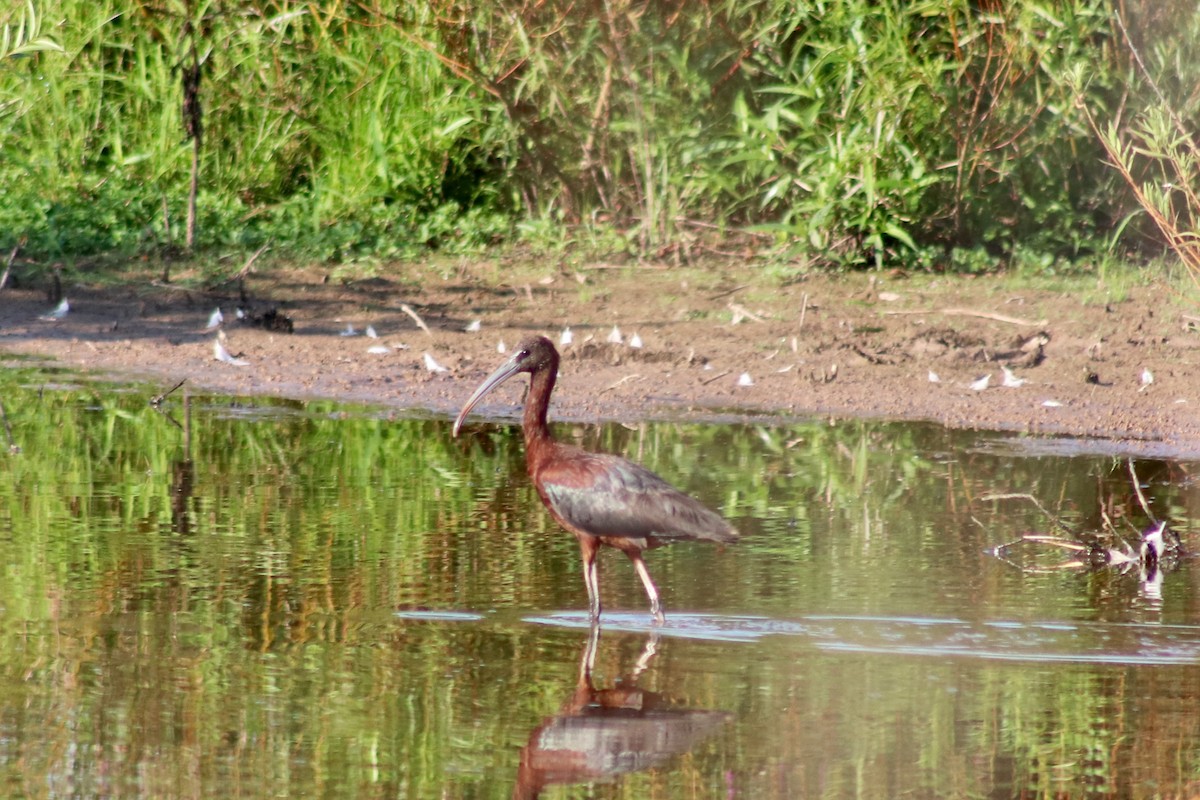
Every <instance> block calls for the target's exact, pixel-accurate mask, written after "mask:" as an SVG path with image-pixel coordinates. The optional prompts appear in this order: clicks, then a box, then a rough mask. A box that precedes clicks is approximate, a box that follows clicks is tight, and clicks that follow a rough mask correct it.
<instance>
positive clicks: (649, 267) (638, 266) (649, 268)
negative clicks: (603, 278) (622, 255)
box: [579, 263, 671, 272]
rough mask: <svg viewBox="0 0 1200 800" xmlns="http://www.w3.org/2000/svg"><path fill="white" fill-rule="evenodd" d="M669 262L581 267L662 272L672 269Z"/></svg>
mask: <svg viewBox="0 0 1200 800" xmlns="http://www.w3.org/2000/svg"><path fill="white" fill-rule="evenodd" d="M670 268H671V267H670V265H669V264H652V263H638V264H588V265H587V266H583V267H579V269H581V270H598V269H642V270H647V271H651V272H661V271H663V270H668V269H670Z"/></svg>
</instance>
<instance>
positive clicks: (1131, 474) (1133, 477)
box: [1128, 458, 1158, 525]
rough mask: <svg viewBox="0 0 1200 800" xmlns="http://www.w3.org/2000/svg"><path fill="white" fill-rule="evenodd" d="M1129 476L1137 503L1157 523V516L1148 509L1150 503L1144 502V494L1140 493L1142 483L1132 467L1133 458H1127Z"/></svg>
mask: <svg viewBox="0 0 1200 800" xmlns="http://www.w3.org/2000/svg"><path fill="white" fill-rule="evenodd" d="M1128 464H1129V478H1130V480H1132V481H1133V492H1134V494H1136V495H1137V499H1138V505H1140V506H1141V507H1142V511H1144V512H1146V516H1147V517H1149V518H1150V521H1151V522H1153V523H1154V524H1155V525H1157V524H1158V517H1156V516H1154V514H1153V512H1151V511H1150V504H1149V503H1147V502H1146V495H1144V494H1142V484H1141V483H1140V482H1139V481H1138V476H1137V472H1136V471H1135V470H1134V468H1133V459H1132V458H1131V459H1129V461H1128Z"/></svg>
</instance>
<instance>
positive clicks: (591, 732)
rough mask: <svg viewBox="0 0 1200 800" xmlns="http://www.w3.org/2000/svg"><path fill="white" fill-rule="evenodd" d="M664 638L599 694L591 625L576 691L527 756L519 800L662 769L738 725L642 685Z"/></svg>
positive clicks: (596, 638) (654, 636)
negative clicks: (726, 727) (556, 787)
mask: <svg viewBox="0 0 1200 800" xmlns="http://www.w3.org/2000/svg"><path fill="white" fill-rule="evenodd" d="M658 639H659V634H658V631H651V632H650V634H649V635H648V637H647V639H646V646H645V647H644V648H643V650H642V654H641V656H640V657H639V658H638V659H637V661H636V662H635V663H634V665H633V668H632V669H631V670H630V671H629V673H628V675H626V676H625V677H624V678H622V679H620V680H618V681H616V682H615V684H614V685H613V687H612V688H611V689H597V688H596V687H595V685H594V684H593V682H592V668H593V666H594V664H595V660H596V649H597V647H598V645H599V642H600V626H599V625H592V626H591V629H590V631H589V633H588V638H587V643H586V645H585V646H584V649H583V655H582V656H581V658H580V662H579V680H578V681H577V682H576V685H575V689H574V691H572V692H571V694H570V695H569V696H568V697H567V700H566V702H564V703H563V705H562V708H561V709H559V711H558V713H557V714H555V715H554V716H552V717H548V718H547V719H546V720H544V721H543V722H542V724H541V725H539V726H538V727H536V728H535V729H534V730H533V732H532V733H531V734H530V735H529V743H528V744H526V745H525V747H524V748H523V749H522V750H521V762H520V766H519V767H518V769H517V783H516V786H515V787H514V788H513V797H514V798H534V797H538V796H540V794H541V792H542V790H543V789H545V788H546V787H547V786H550V785H552V784H578V783H590V782H606V781H611V780H614V779H616V778H618V777H620V776H621V775H625V774H627V773H631V772H638V771H640V770H644V769H650V768H651V767H656V766H660V765H662V764H664V763H665V762H667V761H668V760H670V759H671V758H673V757H675V756H678V755H682V754H684V753H687V752H689V751H690V750H691V749H692V748H693V747H695V746H696V745H697V744H699V743H700V742H701V741H703V740H704V739H706V738H707V737H709V736H710V735H712V733H714V732H715V731H716V730H717V728H718V727H720V726H721V725H722V724H724V723H726V722H728V721H729V720H731V719H732V718H733V714H731V713H729V712H727V711H714V710H708V709H692V708H679V707H675V706H674V705H673V704H672V703H671V701H670V700H668V699H667V698H666V697H664V696H663V695H661V694H658V693H657V692H651V691H647V690H645V689H639V688H638V687H637V686H636V683H637V680H638V678H639V677H640V676H641V674H642V673H643V672H644V671H645V670H646V668H647V667H648V666H649V665H650V661H651V659H653V658H654V655H655V653H656V652H657V651H658Z"/></svg>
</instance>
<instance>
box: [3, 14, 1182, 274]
mask: <svg viewBox="0 0 1200 800" xmlns="http://www.w3.org/2000/svg"><path fill="white" fill-rule="evenodd" d="M1174 5H1175V6H1177V7H1175V8H1174V10H1175V12H1178V13H1177V15H1176V17H1175V18H1173V19H1177V20H1187V21H1188V22H1187V24H1185V25H1183V26H1182V27H1179V26H1177V25H1174V24H1168V23H1164V22H1163V20H1164V19H1167V17H1164V16H1163V15H1162V14H1160V13H1159V12H1157V11H1155V12H1154V13H1149V12H1150V11H1153V9H1151V8H1150V7H1149V6H1147V7H1146V9H1144V10H1146V11H1147V14H1146V15H1144V17H1145V19H1147V20H1148V22H1146V23H1144V24H1143V26H1142V28H1140V29H1139V31H1140V33H1139V35H1141V36H1143V37H1144V39H1145V40H1146V41H1147V42H1154V43H1155V46H1153V47H1151V46H1149V44H1147V50H1148V52H1151V53H1152V55H1153V58H1151V59H1149V60H1150V61H1152V62H1153V63H1152V67H1151V68H1152V70H1157V71H1158V74H1159V75H1168V76H1169V75H1170V74H1171V69H1172V68H1171V66H1170V65H1171V63H1172V59H1175V60H1176V63H1177V60H1178V58H1180V57H1184V56H1186V54H1187V53H1191V52H1193V51H1194V50H1196V42H1197V41H1198V40H1200V33H1197V29H1196V24H1195V20H1196V10H1195V9H1194V8H1191V9H1189V8H1187V7H1185V6H1184V5H1183V4H1182V2H1180V1H1178V0H1177V2H1176V3H1175V4H1174ZM0 13H2V12H0ZM1113 21H1114V16H1113V11H1112V9H1111V7H1110V5H1109V2H1108V0H1043V1H1042V2H1022V3H1008V4H1001V3H991V2H988V3H983V4H972V3H969V2H967V1H966V0H940V1H939V2H936V3H935V2H932V0H921V1H919V2H915V3H913V2H902V1H901V0H883V2H873V1H872V0H827V1H826V2H804V3H795V2H790V1H788V2H785V1H784V0H749V1H747V0H737V1H735V0H723V1H720V2H718V1H717V0H707V1H705V2H698V3H692V2H684V0H670V1H668V2H650V0H606V1H605V2H603V3H599V4H590V5H587V6H580V5H579V4H577V3H574V2H569V0H524V1H523V2H516V3H511V2H508V3H498V2H494V0H493V2H480V3H473V4H470V3H462V2H461V0H435V1H434V2H432V3H429V4H411V3H399V2H385V1H384V0H369V2H365V3H349V2H334V3H321V4H318V3H303V2H292V1H291V0H252V1H251V2H239V3H234V2H232V0H141V2H138V1H137V0H102V1H101V2H98V3H93V2H89V3H83V2H81V0H47V1H46V2H43V3H40V4H37V5H36V6H35V5H34V4H33V3H30V4H29V5H28V6H27V7H18V8H17V9H15V10H14V11H13V12H12V14H11V16H10V17H9V18H7V19H5V18H4V17H3V16H0V25H4V26H5V27H4V28H3V30H4V31H5V32H6V35H5V37H3V38H0V46H2V47H3V48H6V49H7V50H8V51H10V52H5V50H4V49H0V183H2V184H3V186H4V192H3V193H2V194H0V197H2V199H0V248H8V247H11V246H13V245H14V244H15V243H16V242H18V241H21V240H24V241H25V242H26V244H25V247H26V248H27V251H28V252H29V253H32V254H35V255H36V254H45V255H56V256H59V255H84V254H88V253H93V252H105V251H114V250H115V251H129V250H139V249H146V248H154V247H162V246H165V245H178V244H179V243H180V242H182V241H183V240H184V238H185V233H184V230H185V224H184V220H185V218H186V216H187V213H188V205H189V201H188V198H189V181H190V178H191V172H192V156H193V148H192V144H193V143H194V141H195V140H194V138H193V136H192V134H193V133H195V132H196V131H197V129H198V130H199V133H200V136H201V139H200V146H199V148H198V149H197V151H196V152H197V153H198V157H199V160H198V162H197V165H196V174H197V177H198V191H197V192H196V212H197V221H198V226H197V240H196V244H197V246H200V247H206V246H221V247H228V246H236V247H246V248H256V247H258V246H260V245H261V244H262V243H263V242H266V241H268V240H270V241H272V242H273V245H272V246H273V248H274V249H275V250H276V251H277V252H278V251H283V252H287V251H293V252H296V253H304V254H306V255H310V256H314V257H318V258H327V259H331V260H336V259H344V258H355V257H359V256H376V257H393V256H408V255H412V254H416V253H420V252H421V251H423V250H426V249H429V248H438V249H450V250H457V249H463V250H475V249H477V248H479V247H483V246H486V245H488V244H492V243H495V242H497V241H502V240H504V239H508V238H512V237H514V236H520V235H521V234H520V233H519V231H523V230H536V231H538V241H540V242H542V244H543V245H545V246H555V243H553V242H550V241H548V240H547V233H548V232H550V233H551V238H553V234H552V232H553V231H554V230H556V229H557V230H559V231H560V234H559V235H560V236H561V237H562V240H563V241H564V242H566V241H583V240H588V239H591V240H595V241H612V240H613V237H612V236H609V235H605V234H601V235H598V236H579V235H578V234H577V233H574V232H568V231H567V226H570V228H571V230H572V231H577V230H578V228H579V227H580V226H582V227H590V228H593V229H595V228H606V227H607V228H611V229H613V230H615V231H618V232H621V233H622V234H624V235H622V236H618V237H616V238H617V239H620V240H622V241H628V242H629V243H630V247H631V248H632V250H633V251H634V252H635V253H638V254H649V255H651V256H653V255H655V254H661V253H666V252H672V253H674V254H675V255H676V257H685V258H686V257H688V256H689V255H690V254H691V252H692V250H693V249H694V248H699V247H701V246H703V245H704V244H705V242H706V241H707V240H710V239H712V238H713V237H719V236H727V235H749V236H752V237H754V240H755V241H757V242H759V243H761V244H762V245H763V247H764V248H765V249H766V251H767V252H768V254H769V255H771V256H772V257H773V258H774V259H779V258H785V259H792V260H795V261H797V262H799V263H803V264H818V265H820V264H837V265H849V266H855V265H864V266H879V265H883V264H900V265H906V266H915V267H919V268H931V269H958V268H962V267H961V265H963V264H968V263H969V264H970V266H969V267H968V268H969V269H972V270H976V269H980V268H984V267H983V265H984V264H985V263H991V264H992V265H993V268H1000V267H1005V266H1010V265H1013V264H1015V263H1016V261H1018V260H1019V261H1020V263H1021V264H1022V265H1024V268H1026V269H1028V268H1033V269H1035V270H1036V269H1041V267H1037V266H1036V265H1038V264H1042V265H1049V266H1046V267H1045V269H1054V270H1057V269H1060V268H1061V266H1060V265H1062V264H1063V263H1068V264H1069V263H1070V262H1071V261H1072V260H1074V259H1078V258H1080V257H1083V256H1087V255H1089V254H1091V253H1094V252H1096V251H1097V250H1099V249H1102V248H1105V247H1108V246H1110V244H1111V242H1112V241H1113V239H1114V238H1115V234H1116V233H1117V232H1119V231H1120V230H1122V228H1121V225H1122V221H1123V220H1124V219H1125V218H1126V217H1127V215H1128V214H1129V213H1130V211H1131V210H1132V209H1133V208H1136V205H1135V204H1131V197H1132V195H1131V192H1130V190H1129V189H1128V188H1127V185H1126V183H1125V182H1122V181H1121V175H1120V174H1119V173H1117V172H1113V171H1111V170H1109V169H1108V168H1106V167H1105V166H1104V165H1103V160H1104V158H1105V151H1104V149H1103V147H1102V146H1101V143H1100V142H1099V140H1098V137H1097V136H1096V135H1095V134H1094V132H1093V131H1092V130H1091V129H1090V128H1089V125H1088V122H1087V118H1086V117H1085V115H1084V114H1083V113H1082V109H1084V108H1094V109H1096V110H1097V111H1098V112H1103V110H1104V109H1108V108H1118V107H1127V108H1128V107H1130V106H1132V105H1133V104H1134V101H1135V98H1133V97H1132V96H1131V95H1130V94H1129V93H1128V91H1127V88H1126V87H1128V86H1130V81H1131V80H1132V78H1131V76H1132V75H1133V67H1132V64H1131V61H1130V59H1129V58H1128V55H1127V52H1128V51H1127V49H1126V48H1125V47H1124V46H1121V39H1120V37H1118V36H1117V35H1116V29H1115V27H1114V24H1113ZM1166 31H1171V32H1172V33H1174V34H1175V36H1174V38H1171V37H1168V36H1166V35H1165V33H1164V32H1166ZM1181 31H1182V34H1181V33H1180V32H1181ZM1081 65H1082V69H1083V70H1084V71H1085V72H1086V80H1085V81H1083V82H1082V83H1081V82H1080V81H1071V80H1068V76H1070V75H1073V74H1078V73H1079V72H1080V70H1081ZM189 70H194V71H195V72H196V74H198V75H199V76H200V79H199V84H198V87H199V88H198V92H196V93H195V97H196V99H197V101H198V102H197V103H195V104H192V105H189V106H188V109H189V110H191V111H196V110H198V111H199V112H200V114H199V115H196V114H188V113H185V105H187V104H186V103H185V101H186V99H187V98H186V97H185V84H186V81H185V80H184V78H185V77H186V76H187V75H188V74H189ZM1189 85H1194V84H1189ZM1179 90H1180V93H1185V92H1186V87H1185V86H1184V85H1183V83H1180V84H1179ZM1122 104H1124V106H1122ZM1135 110H1136V109H1135ZM1184 111H1185V112H1187V109H1184ZM1182 116H1183V117H1184V118H1187V113H1184V114H1183V115H1182ZM196 121H199V123H200V125H199V126H197V125H196ZM185 123H186V124H185ZM189 131H190V133H189ZM1134 199H1136V198H1134ZM1138 230H1139V231H1140V232H1143V233H1144V232H1145V231H1146V230H1147V229H1146V228H1139V229H1138ZM964 253H975V255H971V256H970V257H968V258H966V259H964V257H963V254H964Z"/></svg>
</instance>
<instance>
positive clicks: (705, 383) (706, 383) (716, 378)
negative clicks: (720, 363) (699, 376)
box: [700, 369, 733, 386]
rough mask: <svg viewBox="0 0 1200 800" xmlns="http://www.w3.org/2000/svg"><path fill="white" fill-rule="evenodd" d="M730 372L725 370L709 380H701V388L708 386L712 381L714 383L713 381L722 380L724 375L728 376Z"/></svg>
mask: <svg viewBox="0 0 1200 800" xmlns="http://www.w3.org/2000/svg"><path fill="white" fill-rule="evenodd" d="M732 371H733V370H728V369H727V370H725V371H724V372H718V373H717V374H716V375H713V376H712V377H711V378H706V379H705V380H702V381H700V385H701V386H708V385H709V384H710V383H712V382H713V381H715V380H718V379H720V378H724V377H725V376H726V375H728V374H729V373H730V372H732Z"/></svg>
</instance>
